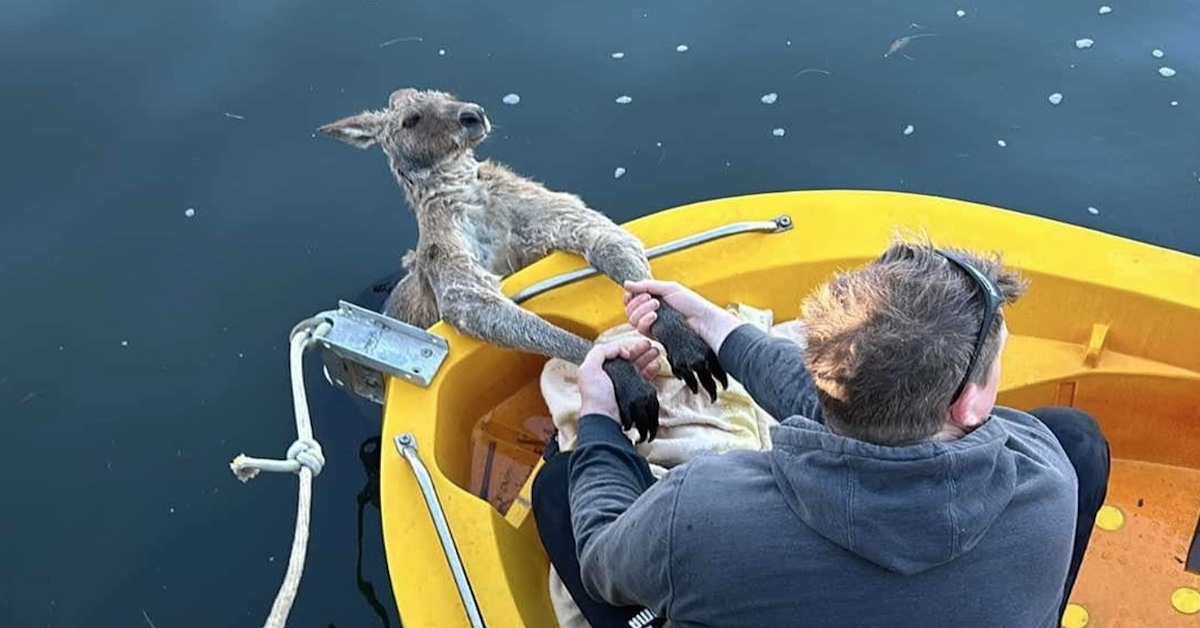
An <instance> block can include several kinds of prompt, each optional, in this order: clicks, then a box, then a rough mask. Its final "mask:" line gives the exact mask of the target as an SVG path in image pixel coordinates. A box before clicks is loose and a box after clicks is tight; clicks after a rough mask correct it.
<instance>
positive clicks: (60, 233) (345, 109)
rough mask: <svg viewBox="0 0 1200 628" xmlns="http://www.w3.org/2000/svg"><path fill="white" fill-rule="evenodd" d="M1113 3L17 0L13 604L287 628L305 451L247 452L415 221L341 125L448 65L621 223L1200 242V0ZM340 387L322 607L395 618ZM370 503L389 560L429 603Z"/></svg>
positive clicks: (275, 429) (6, 14)
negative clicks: (778, 201) (798, 195)
mask: <svg viewBox="0 0 1200 628" xmlns="http://www.w3.org/2000/svg"><path fill="white" fill-rule="evenodd" d="M1099 4H1100V3H1091V2H1082V1H1078V0H1072V1H1070V2H1063V3H1050V4H1047V3H1044V2H1034V1H1032V0H1022V1H1020V2H988V1H983V2H972V3H964V4H956V3H953V2H940V1H934V0H919V1H917V2H908V3H888V2H881V1H878V0H846V1H843V2H836V3H799V2H772V3H757V4H753V5H749V4H746V3H731V2H717V1H715V0H696V1H691V2H683V1H681V0H666V1H663V2H656V3H652V2H629V1H616V2H604V3H594V4H583V3H562V2H548V1H541V2H533V1H527V2H491V3H483V2H463V1H461V0H450V1H446V2H420V3H418V2H395V1H383V0H352V1H346V2H332V1H330V0H293V1H291V2H286V3H285V2H270V1H267V0H261V1H258V2H233V1H231V0H216V1H207V2H199V1H196V0H178V1H174V2H165V3H147V2H137V3H135V2H117V1H113V0H107V1H92V2H84V1H82V0H37V1H33V0H15V1H10V2H8V3H7V4H6V7H5V10H4V11H3V12H0V58H3V59H4V61H3V63H2V65H0V68H2V69H0V90H2V93H3V95H4V96H3V98H0V116H2V117H0V119H3V120H4V122H5V125H4V126H5V130H4V149H3V150H2V151H0V173H2V174H0V299H2V303H3V305H4V315H3V317H2V319H0V320H3V322H4V323H5V325H4V330H3V332H4V333H3V341H0V346H2V347H3V351H0V419H2V420H0V442H2V443H4V445H5V450H4V452H3V454H2V455H0V492H2V494H3V495H4V497H5V499H6V502H7V505H6V507H5V508H3V509H2V510H0V557H2V560H0V565H2V566H0V625H4V626H85V625H86V626H143V625H150V624H153V625H154V626H156V627H157V628H186V627H189V626H196V627H199V626H256V625H261V621H262V619H263V618H264V617H265V615H266V613H267V611H268V610H269V608H270V604H271V601H272V599H273V598H274V595H275V592H276V590H277V587H278V586H279V583H280V581H281V579H282V577H283V570H284V567H285V564H286V561H287V557H288V552H289V548H290V544H291V534H292V526H293V521H294V516H295V510H294V508H295V505H294V504H295V499H296V497H295V486H296V481H295V478H293V477H287V476H265V477H260V478H259V479H257V480H255V481H254V482H252V483H250V484H247V485H242V484H239V483H238V482H237V481H236V480H235V479H234V478H233V476H232V474H231V473H230V472H229V469H228V467H227V466H226V465H227V463H228V461H229V460H230V459H231V458H232V457H233V456H234V455H236V454H238V453H240V452H246V453H248V454H251V455H261V456H282V455H283V452H284V450H285V448H286V447H287V445H288V444H289V443H290V442H291V440H292V439H293V438H294V435H295V432H294V427H293V425H292V418H291V398H290V389H289V384H288V372H287V348H286V343H287V333H288V331H289V330H290V329H291V327H292V325H293V324H294V323H295V322H297V321H298V320H300V319H302V318H305V317H307V316H309V315H311V314H313V313H315V312H318V311H321V310H325V309H329V308H331V307H333V306H334V305H335V304H336V302H337V300H338V299H339V298H351V299H354V298H357V297H358V295H359V294H360V293H361V292H362V291H364V290H366V289H368V288H369V286H370V285H371V284H372V283H373V282H374V281H375V280H376V279H378V278H379V277H381V276H383V275H386V274H387V273H389V272H391V271H392V270H393V269H394V268H395V264H396V261H397V258H398V256H399V255H400V254H401V253H402V252H403V251H404V250H406V249H407V248H408V247H410V246H412V245H413V243H414V241H415V234H414V231H413V221H412V217H411V215H410V213H409V211H408V209H407V208H406V206H405V205H404V203H403V200H402V198H401V194H400V191H399V189H398V188H397V187H396V185H395V183H394V181H393V180H392V178H391V176H390V175H389V173H388V171H387V168H386V167H385V163H384V160H383V158H382V156H381V155H380V154H379V152H378V151H377V150H374V149H372V150H370V151H357V150H354V149H352V148H350V147H348V146H346V145H344V144H340V143H338V142H335V141H332V140H329V139H327V138H323V137H314V135H313V132H314V130H315V128H316V127H317V126H319V125H320V124H323V123H325V122H329V121H331V120H334V119H336V118H340V117H342V116H344V115H349V114H352V113H356V112H358V111H360V110H361V109H364V108H367V107H377V106H381V105H382V104H384V103H385V102H386V98H387V95H388V93H389V92H390V91H391V90H393V89H395V88H397V87H401V86H418V87H435V88H440V89H446V90H450V91H454V92H457V93H458V94H459V95H460V96H462V97H463V98H467V99H472V100H475V101H477V102H479V103H481V104H483V105H484V106H485V107H486V108H487V109H488V110H489V112H490V113H491V115H492V117H493V119H494V121H495V123H496V125H497V126H498V127H499V130H498V132H497V134H496V135H495V136H494V137H493V138H492V139H490V140H489V141H488V142H487V143H486V144H485V145H484V147H483V148H482V149H481V150H480V153H481V154H482V155H484V156H487V157H492V158H496V159H499V160H502V161H505V162H507V163H509V164H510V165H512V166H513V167H514V168H516V169H518V170H519V171H522V172H524V173H527V174H529V175H531V176H533V177H535V178H537V179H539V180H542V181H545V182H548V183H549V184H551V185H552V186H554V187H556V188H559V189H565V190H571V191H573V192H576V193H579V194H581V195H582V196H583V197H584V198H585V199H587V200H588V201H589V202H590V203H591V204H592V205H593V206H595V207H596V208H598V209H600V210H602V211H604V212H606V213H608V214H609V215H610V216H612V217H613V218H614V219H617V220H619V221H623V220H628V219H631V218H633V217H636V216H641V215H645V214H647V213H650V212H653V211H656V210H658V209H661V208H665V207H670V206H674V205H679V204H683V203H687V202H691V201H695V200H700V199H705V198H712V197H717V196H728V195H735V194H744V193H753V192H764V191H774V190H786V189H808V188H832V187H846V188H875V189H891V190H907V191H915V192H923V193H930V194H938V195H945V196H952V197H957V198H963V199H968V200H973V201H979V202H984V203H989V204H993V205H999V206H1003V207H1008V208H1011V209H1015V210H1018V211H1021V212H1025V213H1029V214H1035V215H1040V216H1047V217H1051V218H1055V219H1058V220H1062V221H1065V222H1068V223H1073V224H1079V225H1085V226H1088V227H1091V228H1095V229H1098V230H1101V231H1105V232H1110V233H1116V234H1120V235H1124V236H1127V237H1131V238H1135V239H1139V240H1143V241H1147V242H1151V243H1154V244H1157V245H1161V246H1166V247H1171V248H1175V249H1178V250H1183V251H1186V252H1189V253H1193V254H1200V229H1198V228H1197V227H1198V226H1200V218H1197V216H1198V215H1200V212H1198V210H1200V203H1198V200H1200V176H1198V174H1197V173H1198V172H1200V154H1198V152H1200V148H1198V146H1200V144H1198V143H1197V141H1196V138H1197V137H1200V124H1198V122H1197V120H1198V113H1200V81H1198V80H1197V77H1200V43H1198V42H1200V38H1198V37H1197V27H1196V26H1195V25H1197V24H1200V4H1198V3H1195V2H1187V1H1185V0H1167V1H1164V2H1158V3H1128V4H1125V3H1117V4H1113V5H1112V6H1113V8H1114V11H1113V13H1111V14H1109V15H1103V16H1102V15H1099V14H1098V11H1097V9H1098V7H1099ZM958 9H962V10H963V11H964V12H965V16H964V17H961V18H960V17H957V16H956V14H955V11H956V10H958ZM914 24H915V26H914ZM918 33H935V34H936V36H934V37H922V38H918V39H914V40H912V42H911V43H910V44H909V45H908V46H907V47H906V48H904V49H903V51H902V52H903V53H906V54H907V55H908V57H905V56H903V55H892V56H890V57H887V58H884V56H883V54H884V52H885V51H886V50H887V49H888V46H889V44H891V42H892V41H893V40H895V39H896V38H898V37H902V36H906V35H913V34H918ZM1083 37H1088V38H1092V39H1094V40H1095V42H1096V43H1095V45H1094V46H1093V47H1092V48H1090V49H1087V50H1079V49H1077V48H1076V47H1075V44H1074V42H1075V40H1076V39H1079V38H1083ZM396 38H410V39H409V40H406V41H397V42H395V43H391V44H389V45H384V46H381V44H384V43H385V42H389V41H391V40H394V39H396ZM412 38H419V39H412ZM681 44H683V45H686V46H688V50H687V51H686V52H677V51H676V48H677V46H679V45H681ZM1155 48H1158V49H1162V50H1163V51H1164V52H1165V53H1166V54H1165V56H1164V58H1162V59H1155V58H1154V57H1152V56H1151V50H1153V49H1155ZM439 51H444V54H439ZM614 52H623V53H625V56H624V58H622V59H613V58H612V56H611V55H612V53H614ZM1160 66H1169V67H1172V68H1173V69H1175V70H1176V71H1177V74H1176V75H1175V76H1174V77H1171V78H1169V79H1168V78H1163V77H1162V76H1160V75H1159V73H1158V68H1159V67H1160ZM810 68H815V69H819V70H822V72H817V71H808V72H802V71H804V70H806V69H810ZM1055 92H1059V93H1062V94H1063V95H1064V99H1063V102H1062V103H1061V104H1060V105H1058V106H1054V105H1051V104H1050V103H1049V102H1048V100H1047V98H1048V96H1049V95H1050V94H1051V93H1055ZM509 93H517V94H519V95H520V103H519V104H518V105H515V106H509V105H505V104H503V102H502V98H503V97H504V96H505V95H506V94H509ZM768 93H776V94H777V95H778V98H777V100H776V101H775V102H774V103H772V104H769V105H768V104H764V103H763V102H761V100H760V99H761V97H762V96H763V95H764V94H768ZM621 95H628V96H629V97H630V99H631V100H630V102H629V103H628V104H617V103H616V99H617V98H618V97H619V96H621ZM1172 101H1175V102H1177V103H1178V104H1177V105H1176V106H1172V105H1171V102H1172ZM908 125H912V126H913V132H912V133H911V134H910V135H905V134H904V133H903V130H904V129H905V127H906V126H908ZM776 128H782V129H784V130H785V134H784V135H783V136H782V137H776V136H775V135H774V134H773V133H772V130H773V129H776ZM1000 140H1003V141H1004V142H1005V143H1006V144H1007V145H1006V146H1005V147H1000V146H999V145H998V141H1000ZM618 167H620V168H625V169H626V173H625V174H624V176H622V177H620V178H614V176H613V173H614V171H615V170H616V168H618ZM1088 207H1093V208H1095V209H1096V211H1097V212H1098V213H1096V214H1093V213H1090V212H1089V211H1088ZM189 208H191V209H193V210H194V215H192V216H191V217H188V216H187V215H186V213H185V212H186V211H187V210H188V209H189ZM814 236H815V237H828V236H827V235H825V234H814ZM1052 245H1053V243H1047V246H1052ZM309 382H310V390H311V391H312V392H311V395H312V403H313V412H314V421H315V426H316V431H317V436H318V438H319V439H320V440H321V442H322V443H323V445H324V447H325V452H326V455H327V458H328V465H327V467H326V470H325V472H324V473H323V474H322V475H321V476H320V477H319V478H318V479H317V480H316V486H315V500H314V511H313V521H312V542H311V544H310V550H309V556H308V560H307V564H306V570H305V576H304V580H303V584H302V587H301V590H300V594H299V598H298V600H297V603H296V606H295V609H294V611H293V619H292V621H291V622H290V624H289V625H291V626H296V627H304V626H317V627H324V626H328V625H331V624H333V625H336V626H339V627H342V628H345V627H349V626H375V625H379V626H382V625H387V624H385V622H384V621H383V620H382V619H381V618H380V617H379V615H377V613H376V610H375V609H374V608H373V607H372V605H371V604H370V603H369V602H368V600H367V598H365V597H364V595H363V594H362V593H361V590H362V589H361V588H360V586H363V585H360V582H359V578H358V577H357V576H356V573H357V564H356V558H357V551H358V544H357V527H358V526H357V523H358V513H359V509H358V500H357V496H358V495H359V493H360V491H361V490H362V489H363V488H364V485H365V484H366V482H367V474H366V473H365V471H364V468H363V466H362V464H361V463H360V461H359V447H360V445H361V443H362V442H363V441H364V440H365V439H367V438H368V437H370V436H371V434H372V433H373V431H374V430H375V429H376V426H375V424H374V422H373V421H374V415H373V414H372V413H371V412H370V411H369V410H370V409H369V408H365V409H364V408H363V407H361V406H358V405H355V404H352V403H350V402H349V401H348V400H347V399H346V398H345V397H344V396H341V395H340V394H339V393H335V392H334V391H332V390H331V389H330V388H329V387H328V386H327V385H326V384H325V383H324V380H323V379H322V378H321V377H320V375H319V374H318V373H317V372H316V371H315V370H310V377H309ZM368 501H369V500H368ZM363 512H364V515H363V522H364V531H363V535H364V538H363V565H362V570H363V574H362V578H363V579H364V580H365V581H367V582H369V583H373V585H374V589H373V590H374V591H375V592H376V593H377V594H378V595H379V597H380V600H381V604H382V605H383V608H384V609H385V611H384V612H385V614H386V617H388V618H389V619H388V622H390V625H392V626H395V625H398V624H397V619H396V617H397V615H396V609H395V608H394V604H393V602H392V598H391V591H390V587H389V586H388V584H387V580H386V573H385V568H384V562H383V557H382V544H381V542H380V541H379V523H378V511H377V510H376V509H374V508H373V507H372V506H370V505H367V506H366V508H365V509H364V511H363ZM364 588H368V589H369V587H364Z"/></svg>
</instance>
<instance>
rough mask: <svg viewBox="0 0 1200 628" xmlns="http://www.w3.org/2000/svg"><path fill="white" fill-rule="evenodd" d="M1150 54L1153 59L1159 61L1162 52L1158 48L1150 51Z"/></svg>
mask: <svg viewBox="0 0 1200 628" xmlns="http://www.w3.org/2000/svg"><path fill="white" fill-rule="evenodd" d="M1150 54H1152V55H1154V58H1155V59H1161V58H1163V54H1164V53H1163V51H1161V50H1159V49H1158V48H1155V49H1154V50H1152V51H1150Z"/></svg>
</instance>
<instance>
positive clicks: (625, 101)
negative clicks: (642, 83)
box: [617, 96, 633, 105]
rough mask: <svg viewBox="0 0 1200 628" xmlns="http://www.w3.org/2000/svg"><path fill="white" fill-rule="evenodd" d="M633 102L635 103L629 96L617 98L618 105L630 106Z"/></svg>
mask: <svg viewBox="0 0 1200 628" xmlns="http://www.w3.org/2000/svg"><path fill="white" fill-rule="evenodd" d="M631 102H633V99H632V98H630V97H629V96H617V104H618V105H628V104H629V103H631Z"/></svg>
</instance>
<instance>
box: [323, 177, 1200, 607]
mask: <svg viewBox="0 0 1200 628" xmlns="http://www.w3.org/2000/svg"><path fill="white" fill-rule="evenodd" d="M625 227H626V228H628V229H629V230H630V231H631V232H633V233H634V234H636V235H637V236H639V237H640V238H642V240H643V241H644V242H645V243H646V245H647V246H648V247H652V253H653V255H652V266H653V269H654V273H655V275H656V276H658V277H660V278H669V279H674V280H678V281H680V282H683V283H685V284H687V285H689V286H691V287H693V288H695V289H696V290H698V291H700V292H701V293H703V294H704V295H706V296H707V297H709V298H710V299H712V300H714V301H715V302H717V303H745V304H749V305H752V306H754V307H757V308H767V309H770V310H772V311H773V312H774V315H775V320H776V321H782V320H786V319H790V318H794V317H796V316H798V315H799V311H798V304H799V302H800V298H801V296H802V295H803V294H804V293H805V292H807V291H808V290H810V289H812V288H813V287H814V286H816V285H817V284H819V283H820V282H822V281H823V280H824V279H826V278H827V277H828V276H829V275H830V274H831V273H832V272H834V271H835V270H838V269H843V268H847V267H852V266H856V265H859V264H861V263H864V262H867V261H868V260H870V259H872V258H873V257H875V256H877V255H878V253H879V252H880V251H881V250H882V249H883V248H884V247H885V246H886V245H887V243H888V241H889V239H890V237H891V236H892V235H893V233H894V232H895V231H896V230H897V229H919V230H923V231H924V232H926V233H928V234H929V235H930V236H931V237H932V238H933V239H934V240H935V241H936V242H938V243H939V244H954V245H959V246H964V247H968V248H976V249H994V250H1000V251H1002V252H1003V254H1004V256H1005V260H1006V262H1007V263H1009V264H1011V265H1013V266H1015V267H1017V268H1019V269H1020V270H1021V271H1022V272H1023V273H1024V274H1025V275H1026V276H1028V277H1029V278H1030V279H1031V280H1032V284H1031V287H1030V289H1029V291H1028V293H1027V294H1026V296H1025V297H1024V298H1023V299H1022V300H1021V301H1020V303H1019V304H1018V305H1016V306H1015V307H1012V308H1010V309H1009V310H1008V311H1007V314H1006V316H1007V318H1008V324H1009V327H1010V330H1011V340H1010V342H1009V345H1008V349H1007V351H1006V353H1005V355H1004V358H1003V384H1002V392H1001V395H1000V400H999V403H1001V404H1003V405H1008V406H1012V407H1017V408H1026V409H1027V408H1030V407H1033V406H1037V405H1043V404H1058V405H1073V406H1078V407H1080V408H1083V409H1086V410H1087V411H1089V412H1091V413H1092V414H1093V415H1094V416H1096V417H1097V419H1098V420H1099V421H1100V423H1101V424H1102V426H1103V428H1104V430H1105V431H1106V433H1107V435H1108V437H1109V439H1110V442H1111V446H1112V452H1113V456H1114V463H1113V470H1112V479H1111V484H1110V488H1109V493H1108V502H1107V505H1106V507H1105V509H1104V510H1103V511H1102V512H1101V516H1100V518H1099V519H1098V522H1097V528H1096V529H1095V530H1094V531H1093V536H1092V542H1091V545H1090V548H1089V551H1088V554H1087V557H1086V560H1085V562H1084V565H1083V569H1082V572H1081V575H1080V578H1079V581H1078V583H1077V585H1076V588H1075V590H1074V592H1073V595H1072V606H1071V607H1070V608H1069V610H1068V613H1067V616H1066V617H1065V618H1064V624H1065V625H1070V626H1084V625H1090V626H1097V627H1104V626H1154V627H1158V628H1162V627H1167V626H1200V614H1196V611H1197V610H1198V608H1200V593H1197V590H1200V575H1198V574H1197V573H1196V571H1194V570H1195V569H1196V567H1195V563H1196V562H1200V556H1197V554H1200V549H1195V548H1193V547H1192V546H1193V545H1194V544H1195V538H1194V537H1195V535H1196V532H1197V530H1196V528H1197V514H1198V513H1200V333H1198V332H1197V330H1200V259H1198V258H1196V257H1194V256H1189V255H1185V254H1182V253H1179V252H1174V251H1171V250H1166V249H1163V248H1159V247H1155V246H1150V245H1147V244H1143V243H1138V242H1134V241H1130V240H1127V239H1123V238H1119V237H1115V236H1112V235H1107V234H1103V233H1100V232H1097V231H1093V230H1089V229H1085V228H1082V227H1078V226H1071V225H1067V224H1063V223H1059V222H1055V221H1052V220H1047V219H1043V218H1039V217H1034V216H1030V215H1025V214H1021V213H1017V212H1013V211H1009V210H1004V209H997V208H993V207H988V206H984V205H979V204H974V203H969V202H964V201H960V200H952V199H946V198H937V197H930V196H922V195H915V194H906V193H894V192H876V191H842V190H831V191H811V192H809V191H804V192H784V193H772V194H761V195H752V196H743V197H736V198H727V199H718V200H711V201H705V202H698V203H694V204H690V205H686V206H682V207H677V208H673V209H669V210H666V211H662V212H659V213H655V214H653V215H650V216H647V217H644V218H640V219H637V220H634V221H631V222H629V223H627V224H626V225H625ZM503 289H504V290H505V292H506V294H508V295H510V296H513V297H514V298H515V299H517V300H518V301H519V302H521V303H522V304H523V306H524V307H527V308H529V309H530V310H532V311H534V312H536V313H538V314H540V315H541V316H544V317H546V318H547V319H549V320H551V321H553V322H555V323H557V324H559V325H562V326H564V327H566V328H568V329H571V330H573V331H576V332H579V333H581V334H584V335H586V336H587V337H595V336H596V335H597V334H598V333H600V332H601V331H603V330H605V329H608V328H610V327H612V326H615V325H618V324H620V323H622V322H623V321H624V319H623V310H622V307H621V292H620V289H619V288H618V287H617V286H616V285H615V284H614V283H613V282H611V281H610V280H609V279H607V278H606V277H603V276H599V275H596V274H595V273H594V272H593V271H591V270H590V269H589V268H588V267H587V266H586V263H585V262H583V261H582V260H581V259H579V258H578V257H574V256H570V255H565V254H554V255H551V256H550V257H548V258H546V259H544V260H542V261H539V262H538V263H535V264H533V265H532V266H530V267H528V268H526V269H524V270H522V271H521V272H518V273H516V274H514V275H513V276H511V277H508V278H506V279H505V281H504V282H503ZM428 332H429V333H431V334H432V337H431V338H433V339H434V340H433V342H434V345H433V346H432V349H430V350H424V353H423V354H422V355H425V356H426V357H428V354H429V353H430V352H431V351H432V350H436V349H439V348H440V349H442V350H444V352H445V353H444V355H440V354H439V355H437V356H434V358H433V359H434V363H433V365H432V367H431V368H427V369H425V370H424V371H421V370H420V369H413V372H405V373H402V374H401V376H395V375H388V376H385V380H386V383H385V384H382V386H383V388H385V389H386V390H385V391H383V390H382V389H381V390H380V391H379V392H381V393H382V394H380V395H378V396H377V397H376V398H377V400H380V401H382V402H383V404H384V422H383V426H382V438H383V443H385V444H386V445H387V447H386V449H385V450H384V451H383V452H382V453H383V456H382V463H381V505H382V518H383V528H384V541H385V546H386V552H387V561H388V567H389V571H390V576H391V580H392V586H393V589H394V594H395V599H396V602H397V606H398V608H399V610H400V615H401V619H402V621H403V622H404V625H405V626H408V627H410V628H423V627H427V626H428V627H434V626H437V627H439V628H452V627H456V626H481V625H487V626H493V627H495V626H504V627H520V626H527V627H543V626H556V625H557V621H556V619H555V614H554V610H553V608H552V605H551V601H550V597H549V593H548V587H547V575H548V569H549V564H548V561H547V559H546V556H545V554H544V552H543V550H542V548H541V544H540V542H539V539H538V535H537V531H536V529H535V523H534V519H533V517H532V514H531V512H530V510H529V502H528V496H529V491H530V486H531V483H532V478H533V476H534V474H536V472H537V470H538V468H539V465H540V463H541V458H540V456H539V454H540V453H541V452H542V450H543V443H544V441H545V436H546V434H545V433H544V432H540V431H538V429H537V428H536V425H538V423H539V421H541V423H542V424H544V423H545V420H546V416H547V414H548V411H547V408H546V405H545V403H544V402H543V399H542V396H541V392H540V389H539V375H540V373H541V369H542V367H543V365H544V364H545V358H543V357H540V356H536V355H529V354H524V353H520V352H515V351H510V350H504V349H500V348H497V347H494V346H491V345H488V344H485V343H483V342H479V341H477V340H474V339H471V338H469V337H466V336H463V335H460V334H458V333H457V332H455V331H454V329H452V328H451V327H450V326H448V325H446V324H444V323H439V324H437V325H435V326H433V327H431V328H430V329H429V330H428ZM438 338H440V339H444V342H445V344H444V345H442V344H440V343H441V340H438ZM431 371H432V372H431ZM406 380H408V381H406ZM339 383H340V382H339ZM375 385H376V386H379V385H381V382H376V383H375ZM531 426H532V427H531ZM393 444H394V445H395V447H393V446H392V445H393ZM486 455H491V456H492V460H493V462H494V461H495V460H496V459H498V458H502V459H503V460H504V461H505V464H504V465H502V467H503V468H500V467H495V468H489V471H490V472H491V477H489V478H487V479H486V482H485V481H483V480H481V477H480V475H481V469H483V468H484V461H483V457H484V456H486ZM485 491H486V493H485ZM497 493H500V494H506V495H508V497H503V498H497ZM485 495H486V497H485ZM1189 553H1190V555H1189ZM1189 560H1190V561H1191V562H1192V563H1193V566H1192V569H1193V571H1188V567H1187V564H1186V563H1188V562H1189ZM1000 586H1002V585H1000Z"/></svg>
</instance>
